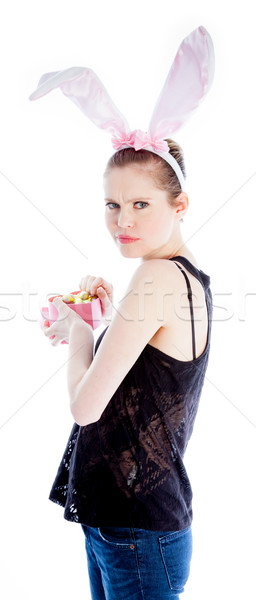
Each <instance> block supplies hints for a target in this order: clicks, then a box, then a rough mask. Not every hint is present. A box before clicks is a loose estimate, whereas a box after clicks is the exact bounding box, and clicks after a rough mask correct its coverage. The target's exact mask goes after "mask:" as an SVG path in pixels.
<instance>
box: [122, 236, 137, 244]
mask: <svg viewBox="0 0 256 600" xmlns="http://www.w3.org/2000/svg"><path fill="white" fill-rule="evenodd" d="M117 239H118V241H119V242H120V244H131V243H132V242H137V241H138V240H139V238H134V237H131V236H129V235H118V236H117Z"/></svg>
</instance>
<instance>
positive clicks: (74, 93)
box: [29, 67, 130, 136]
mask: <svg viewBox="0 0 256 600" xmlns="http://www.w3.org/2000/svg"><path fill="white" fill-rule="evenodd" d="M58 87H59V88H60V89H61V91H62V92H63V94H65V96H67V97H68V98H70V100H72V102H74V103H75V104H76V106H78V108H80V110H81V111H82V112H83V114H84V115H86V116H87V117H88V118H89V119H90V120H91V121H93V123H95V125H97V127H100V129H105V130H106V131H108V132H109V133H111V134H112V135H114V136H120V135H121V136H125V135H127V134H128V132H129V131H130V128H129V125H128V123H127V121H126V119H125V118H124V116H123V115H122V114H121V113H120V111H119V110H118V108H117V107H116V106H115V104H114V102H113V101H112V99H111V98H110V96H109V95H108V93H107V91H106V89H105V88H104V86H103V84H102V83H101V81H100V79H99V78H98V77H97V75H96V74H95V73H94V71H93V70H92V69H87V68H85V67H71V68H69V69H65V70H64V71H55V72H53V73H45V74H44V75H42V77H41V79H40V81H39V83H38V87H37V89H36V90H35V91H34V92H33V93H32V94H31V95H30V96H29V99H30V100H37V99H38V98H41V97H42V96H44V95H45V94H48V93H49V92H51V91H52V90H54V89H56V88H58Z"/></svg>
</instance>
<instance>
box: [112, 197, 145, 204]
mask: <svg viewBox="0 0 256 600" xmlns="http://www.w3.org/2000/svg"><path fill="white" fill-rule="evenodd" d="M136 200H137V201H138V200H152V198H131V200H127V202H135V201H136ZM104 201H105V202H113V203H114V204H118V202H116V201H115V200H112V198H104Z"/></svg>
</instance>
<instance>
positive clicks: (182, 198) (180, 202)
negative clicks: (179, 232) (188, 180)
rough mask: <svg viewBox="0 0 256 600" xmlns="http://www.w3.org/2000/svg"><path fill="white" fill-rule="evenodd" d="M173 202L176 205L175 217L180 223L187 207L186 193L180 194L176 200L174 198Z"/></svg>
mask: <svg viewBox="0 0 256 600" xmlns="http://www.w3.org/2000/svg"><path fill="white" fill-rule="evenodd" d="M175 202H176V203H177V206H176V209H175V214H176V217H177V219H178V220H179V221H182V219H183V217H184V216H185V214H186V212H187V210H188V207H189V199H188V195H187V194H186V192H181V193H180V194H179V195H178V196H177V198H175Z"/></svg>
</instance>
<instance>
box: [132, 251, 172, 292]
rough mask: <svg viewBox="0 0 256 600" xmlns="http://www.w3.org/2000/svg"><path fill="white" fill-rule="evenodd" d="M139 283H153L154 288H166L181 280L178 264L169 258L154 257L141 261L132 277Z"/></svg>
mask: <svg viewBox="0 0 256 600" xmlns="http://www.w3.org/2000/svg"><path fill="white" fill-rule="evenodd" d="M132 280H133V281H137V282H138V283H141V284H145V283H147V282H148V283H152V286H153V287H154V288H156V289H157V288H161V289H165V288H166V287H168V286H170V285H171V286H172V287H173V285H174V284H175V283H176V282H178V281H179V273H178V269H177V266H176V265H175V264H174V263H173V262H172V261H170V260H168V259H163V258H153V259H150V260H146V261H145V262H143V263H141V264H140V265H139V266H138V267H137V269H136V271H135V272H134V274H133V277H132Z"/></svg>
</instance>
